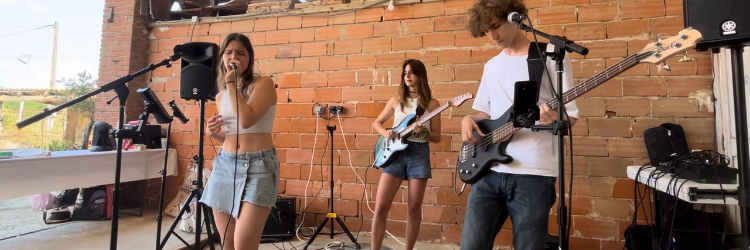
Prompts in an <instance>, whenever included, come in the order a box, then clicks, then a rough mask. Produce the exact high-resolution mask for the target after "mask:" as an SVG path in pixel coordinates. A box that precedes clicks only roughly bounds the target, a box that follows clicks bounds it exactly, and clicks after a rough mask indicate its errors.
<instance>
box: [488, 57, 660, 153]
mask: <svg viewBox="0 0 750 250" xmlns="http://www.w3.org/2000/svg"><path fill="white" fill-rule="evenodd" d="M651 54H652V53H643V54H633V55H631V56H629V57H626V58H625V59H623V60H622V61H620V62H618V63H617V64H615V65H612V67H609V68H607V69H605V70H604V71H602V72H599V73H598V74H596V75H594V76H593V77H591V78H589V79H587V80H585V81H583V82H581V83H580V84H578V85H577V86H575V87H573V88H572V89H570V90H568V91H566V92H565V93H563V96H562V100H563V104H567V103H569V102H571V101H573V100H575V99H576V98H578V97H579V96H581V95H583V94H585V93H586V92H589V91H590V90H592V89H594V88H595V87H597V86H599V85H601V84H602V83H604V82H606V81H607V80H609V79H611V78H612V77H615V76H617V75H618V74H620V73H622V72H623V71H625V70H627V69H629V68H631V67H633V65H636V64H638V62H640V61H641V60H643V59H644V58H646V57H648V56H651ZM555 87H557V84H555ZM546 104H547V106H549V107H550V108H552V109H555V110H556V109H557V105H558V103H557V98H553V99H552V100H549V101H547V102H546ZM520 129H521V128H516V127H513V121H511V122H508V123H506V124H505V125H503V126H500V127H499V128H497V129H495V130H493V131H492V132H490V133H488V134H487V137H489V138H492V139H491V141H492V143H498V142H500V141H501V140H503V139H504V138H506V137H508V136H510V135H512V134H513V133H515V132H516V131H518V130H520ZM487 137H485V138H487Z"/></svg>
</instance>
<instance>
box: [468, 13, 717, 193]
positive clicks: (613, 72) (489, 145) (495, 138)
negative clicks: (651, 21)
mask: <svg viewBox="0 0 750 250" xmlns="http://www.w3.org/2000/svg"><path fill="white" fill-rule="evenodd" d="M701 40H703V36H702V35H701V33H700V32H699V31H698V30H695V29H692V28H690V27H688V28H685V29H683V30H682V31H680V33H679V35H677V36H673V37H670V38H667V39H661V38H657V41H656V42H655V43H650V44H648V45H646V47H645V48H644V49H643V50H641V51H639V52H637V53H635V54H633V55H630V56H628V57H626V58H625V59H623V60H622V61H620V62H618V63H617V64H615V65H613V66H612V67H609V68H607V69H606V70H604V71H603V72H600V73H598V74H596V75H594V76H593V77H591V78H589V79H588V80H586V81H583V82H581V83H580V84H578V85H577V86H575V87H574V88H572V89H570V90H568V91H566V92H565V93H564V94H563V96H562V99H563V103H564V104H566V103H568V102H570V101H573V100H575V99H576V98H578V97H579V96H581V95H583V94H584V93H586V92H588V91H590V90H592V89H594V88H595V87H597V86H599V85H600V84H602V83H604V82H606V81H607V80H609V79H611V78H613V77H615V76H617V75H618V74H620V73H622V72H623V71H625V70H627V69H629V68H631V67H633V66H634V65H636V64H638V63H641V62H644V63H653V64H659V63H662V62H664V69H666V70H667V71H670V69H669V67H668V65H667V64H666V62H665V61H666V60H667V59H668V58H670V57H672V56H674V55H676V54H680V53H682V52H684V51H686V50H688V49H690V48H693V47H695V46H696V43H698V42H700V41H701ZM546 104H547V106H549V107H555V108H556V107H557V106H558V104H557V99H552V100H549V101H547V102H546ZM510 114H511V109H508V110H507V111H505V113H504V114H503V115H502V116H501V117H500V118H497V119H495V120H490V119H486V120H481V121H479V122H477V125H478V127H479V130H480V131H482V133H484V134H485V136H484V137H482V136H480V135H479V134H478V133H477V132H476V131H474V138H481V139H480V140H479V142H478V143H477V144H470V143H464V144H463V146H462V147H461V150H460V151H459V155H458V162H457V165H456V168H457V169H458V175H459V177H460V178H461V180H462V181H463V182H464V183H466V184H474V183H476V182H477V181H479V180H480V179H481V178H482V177H483V176H484V175H485V174H486V173H487V171H489V169H490V168H491V167H492V165H493V164H495V163H500V164H509V163H511V162H513V157H512V156H509V155H507V154H506V153H505V148H507V146H508V144H509V143H510V141H511V138H512V136H513V134H514V133H515V132H516V131H518V130H520V129H521V128H519V127H514V126H513V121H511V115H510ZM559 153H561V154H562V153H563V152H559Z"/></svg>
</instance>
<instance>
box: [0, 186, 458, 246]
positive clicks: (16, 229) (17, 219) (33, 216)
mask: <svg viewBox="0 0 750 250" xmlns="http://www.w3.org/2000/svg"><path fill="white" fill-rule="evenodd" d="M136 212H137V211H136ZM157 213H158V211H156V210H145V211H144V215H143V217H137V216H132V215H120V220H119V229H118V240H117V243H118V244H117V248H118V249H156V220H155V219H154V216H155V215H157ZM173 221H174V218H172V217H168V216H167V217H165V219H164V221H162V235H164V234H165V233H166V230H168V229H169V226H171V224H172V223H173ZM111 226H112V221H109V220H108V221H72V222H66V223H60V224H52V225H46V224H44V222H42V212H41V211H32V210H31V203H30V201H29V198H28V197H23V198H17V199H12V200H5V201H0V249H14V250H26V249H29V250H31V249H34V250H37V249H59V248H65V249H77V250H89V249H91V250H93V249H96V250H100V249H107V248H109V245H110V231H111ZM175 231H176V232H177V233H178V234H179V235H180V236H181V237H182V238H183V239H185V240H186V241H187V242H188V243H191V244H192V243H194V242H195V238H194V237H195V236H194V234H188V233H185V232H182V231H180V230H175ZM355 236H356V235H355ZM329 237H330V236H328V235H324V234H321V235H319V236H318V238H316V240H315V242H313V244H312V245H310V247H309V248H308V249H309V250H313V249H324V247H325V245H326V244H328V243H330V242H335V241H338V242H343V243H344V244H345V247H344V248H343V249H354V247H353V245H352V243H351V241H350V240H349V238H348V237H346V235H345V234H340V235H336V236H335V237H334V239H333V240H331V239H330V238H329ZM162 239H163V238H162ZM202 239H203V240H204V241H205V240H207V237H206V236H205V234H204V235H203V237H202ZM399 240H401V241H403V239H399ZM357 241H358V242H359V243H360V246H361V247H362V249H369V247H370V244H369V242H370V238H369V237H367V236H366V233H362V234H361V235H360V237H359V238H358V240H357ZM290 244H291V245H294V246H295V247H296V248H297V249H300V250H301V249H302V247H304V246H305V244H306V242H302V241H299V240H298V239H297V238H296V237H295V238H293V239H291V240H290V241H286V242H284V244H282V243H275V244H271V243H266V244H261V247H260V250H276V249H292V247H291V245H290ZM383 245H384V247H383V249H389V250H400V249H403V246H402V245H401V244H399V243H398V242H396V241H395V240H393V239H390V238H386V239H385V240H384V241H383ZM338 246H340V245H331V246H330V247H332V249H339V248H338ZM415 248H416V249H420V250H421V249H435V250H456V249H458V248H459V247H458V246H455V245H447V244H427V243H421V242H417V245H416V246H415ZM164 249H169V250H171V249H174V250H177V249H180V250H181V249H188V248H186V246H185V244H184V243H182V242H181V241H180V240H179V239H177V238H176V237H174V235H172V236H171V237H170V239H169V241H168V242H167V244H166V246H165V248H164ZM203 249H209V247H205V248H203ZM215 249H221V247H220V245H219V244H216V245H215Z"/></svg>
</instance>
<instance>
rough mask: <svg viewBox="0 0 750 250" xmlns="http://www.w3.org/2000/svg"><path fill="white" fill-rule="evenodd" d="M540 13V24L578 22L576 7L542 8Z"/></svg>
mask: <svg viewBox="0 0 750 250" xmlns="http://www.w3.org/2000/svg"><path fill="white" fill-rule="evenodd" d="M538 13H539V14H538V15H539V17H538V19H537V21H538V22H539V24H555V23H572V22H575V21H576V8H575V6H559V7H547V8H541V9H539V10H538ZM532 20H533V19H532Z"/></svg>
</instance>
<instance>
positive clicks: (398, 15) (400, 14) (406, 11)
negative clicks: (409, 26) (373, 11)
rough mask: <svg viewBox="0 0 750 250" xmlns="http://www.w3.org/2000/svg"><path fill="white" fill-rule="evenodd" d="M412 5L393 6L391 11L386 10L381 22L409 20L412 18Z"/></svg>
mask: <svg viewBox="0 0 750 250" xmlns="http://www.w3.org/2000/svg"><path fill="white" fill-rule="evenodd" d="M413 13H414V5H411V4H409V5H398V6H393V10H386V11H385V16H383V20H396V19H409V18H412V17H413V15H412V14H413Z"/></svg>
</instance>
